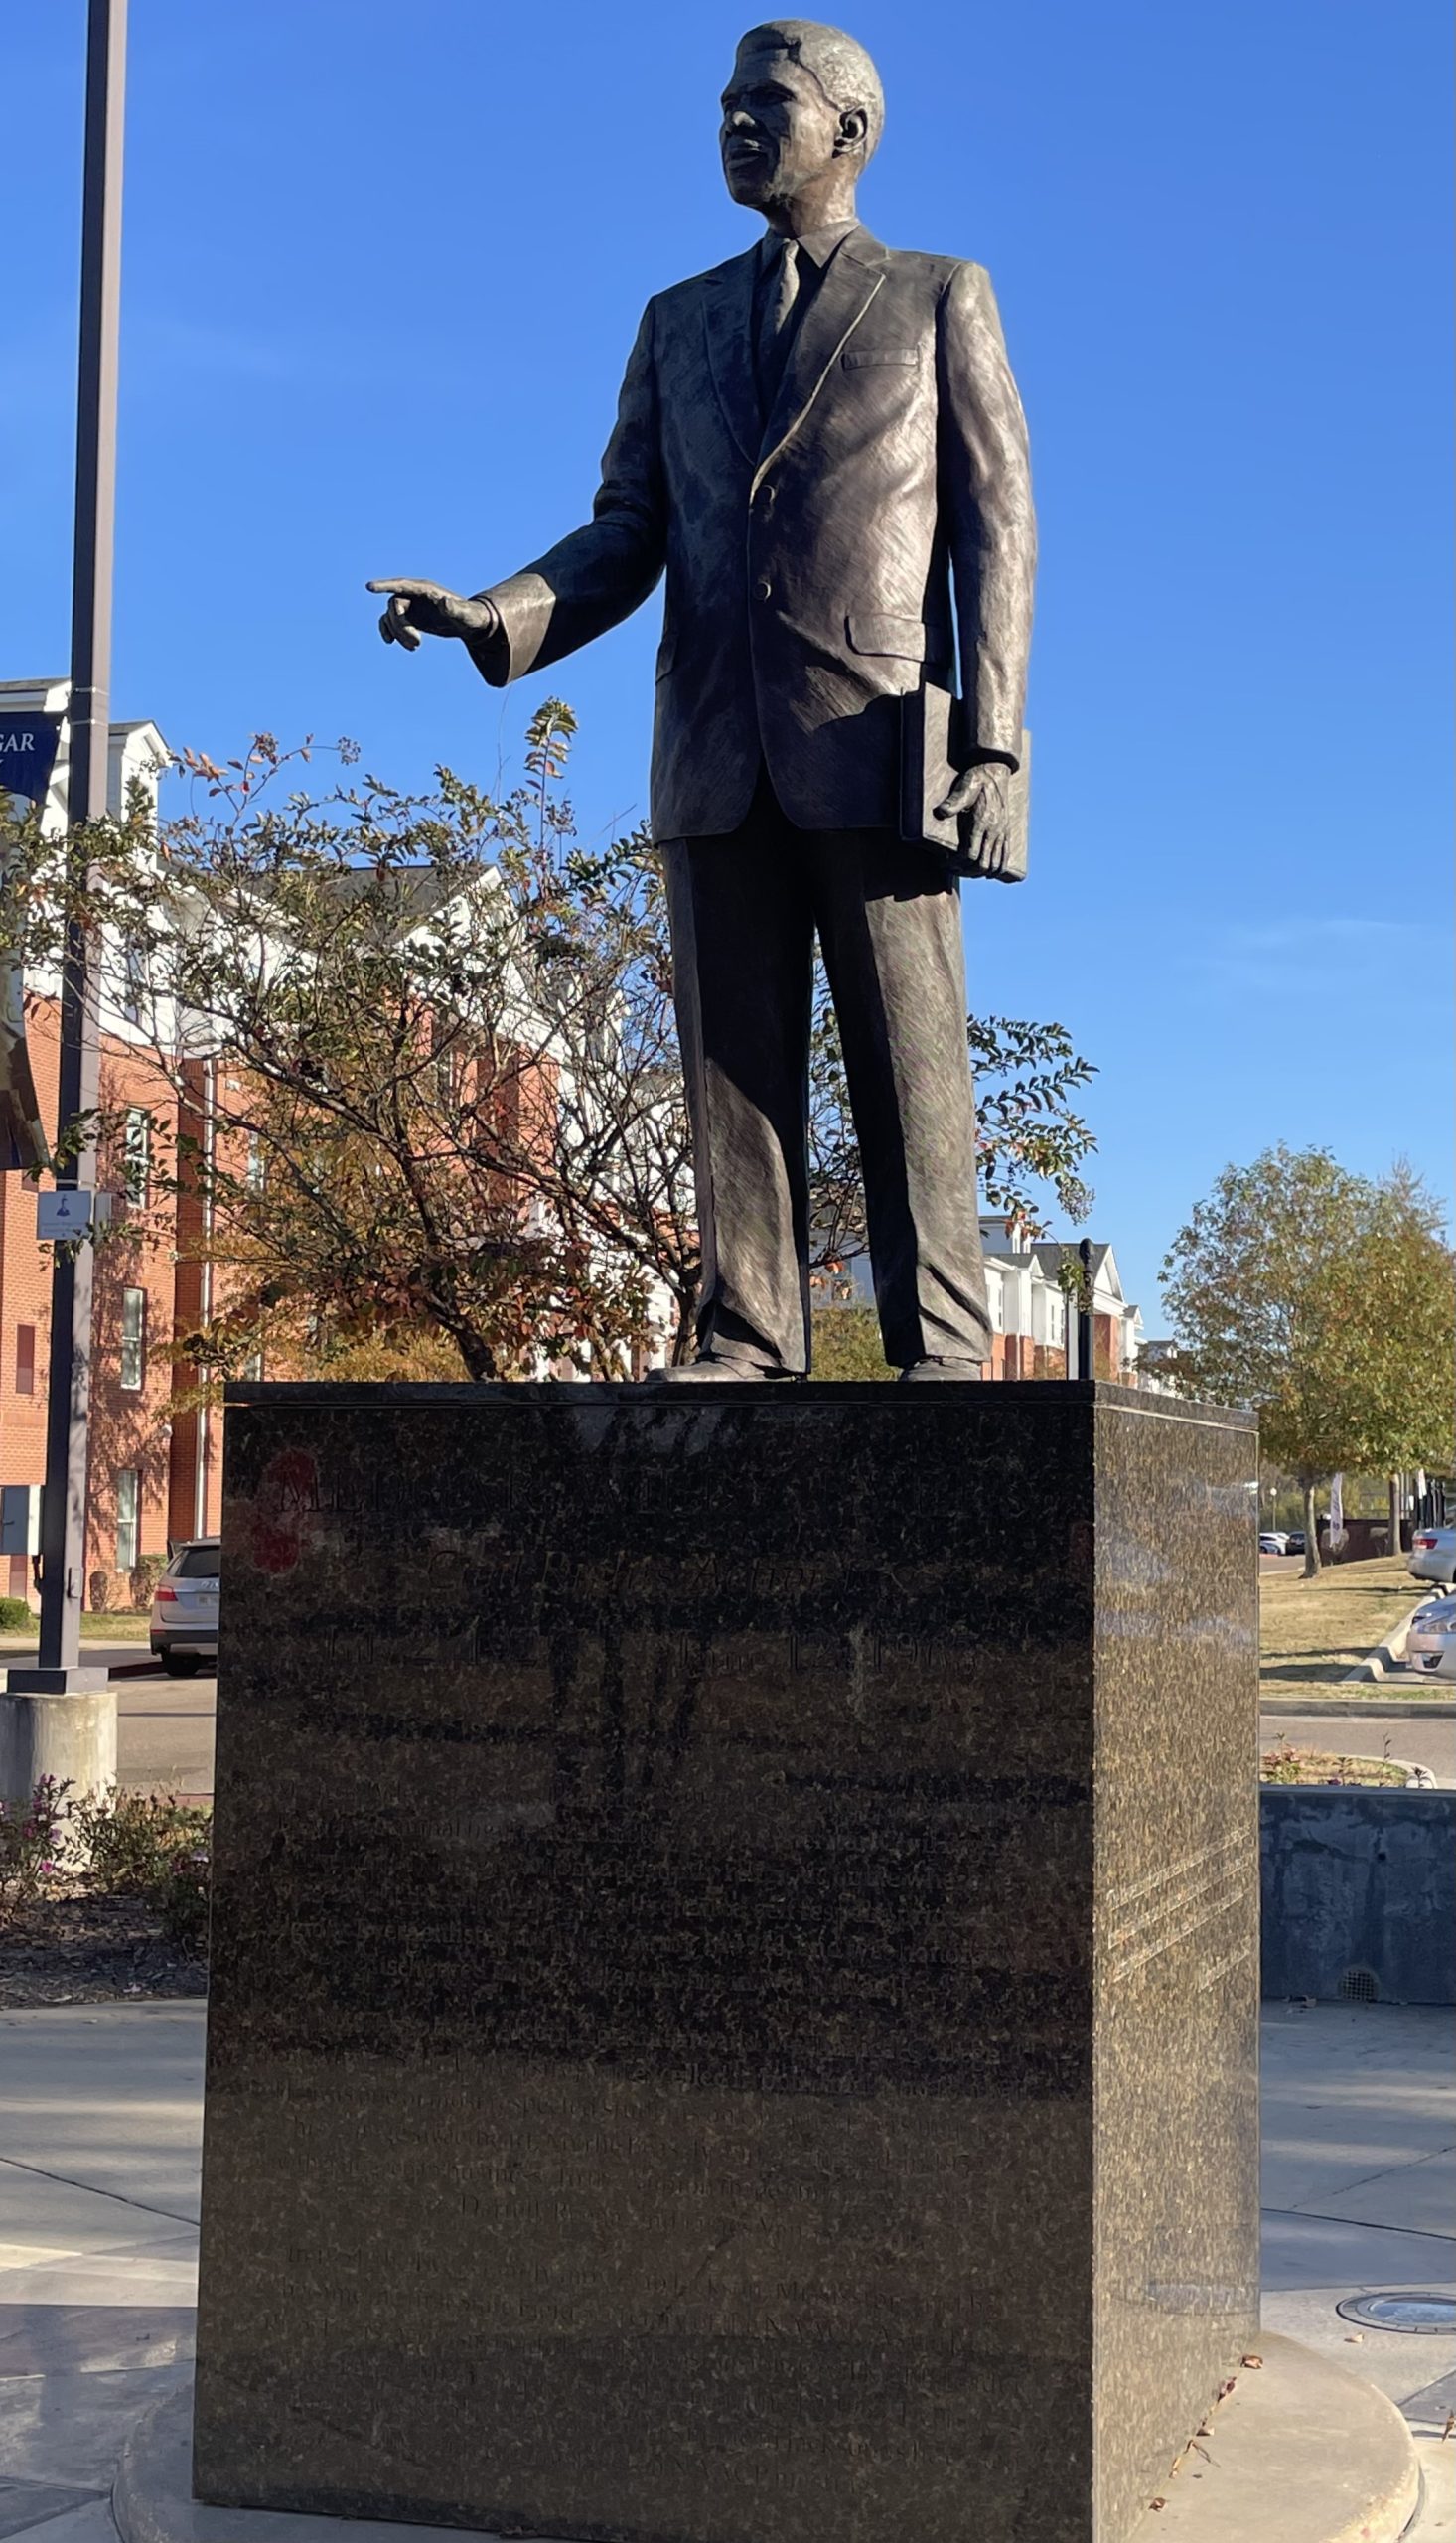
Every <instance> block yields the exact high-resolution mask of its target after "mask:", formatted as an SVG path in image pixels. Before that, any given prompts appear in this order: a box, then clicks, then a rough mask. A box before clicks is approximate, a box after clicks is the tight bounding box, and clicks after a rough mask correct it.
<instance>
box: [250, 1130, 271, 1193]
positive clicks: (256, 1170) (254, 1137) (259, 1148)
mask: <svg viewBox="0 0 1456 2543" xmlns="http://www.w3.org/2000/svg"><path fill="white" fill-rule="evenodd" d="M267 1173H268V1168H267V1159H266V1158H265V1157H264V1155H263V1142H262V1140H261V1139H260V1138H259V1136H258V1134H257V1132H256V1130H249V1132H248V1134H247V1188H248V1190H249V1192H261V1190H262V1188H263V1185H264V1183H265V1182H266V1181H267Z"/></svg>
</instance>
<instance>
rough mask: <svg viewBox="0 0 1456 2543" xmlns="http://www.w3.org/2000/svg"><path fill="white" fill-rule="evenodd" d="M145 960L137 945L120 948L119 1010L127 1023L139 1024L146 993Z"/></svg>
mask: <svg viewBox="0 0 1456 2543" xmlns="http://www.w3.org/2000/svg"><path fill="white" fill-rule="evenodd" d="M146 985H147V961H146V956H145V954H144V953H143V951H142V949H141V947H140V946H139V945H123V947H122V949H121V1012H122V1015H123V1016H124V1017H125V1019H126V1022H127V1023H128V1024H136V1025H140V1023H141V1020H142V999H143V997H144V996H145V994H146Z"/></svg>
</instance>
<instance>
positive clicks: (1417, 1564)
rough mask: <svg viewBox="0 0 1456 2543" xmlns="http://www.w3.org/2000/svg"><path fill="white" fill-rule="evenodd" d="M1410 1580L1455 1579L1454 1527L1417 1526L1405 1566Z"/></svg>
mask: <svg viewBox="0 0 1456 2543" xmlns="http://www.w3.org/2000/svg"><path fill="white" fill-rule="evenodd" d="M1405 1569H1406V1571H1408V1572H1409V1574H1410V1576H1411V1579H1412V1580H1444V1581H1445V1582H1446V1583H1447V1585H1448V1586H1449V1585H1450V1583H1451V1581H1452V1580H1456V1528H1417V1529H1416V1531H1415V1533H1414V1535H1413V1536H1412V1538H1411V1540H1410V1556H1409V1560H1408V1561H1407V1563H1406V1566H1405Z"/></svg>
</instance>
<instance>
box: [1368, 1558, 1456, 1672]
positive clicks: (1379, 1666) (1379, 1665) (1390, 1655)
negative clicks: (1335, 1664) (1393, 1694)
mask: <svg viewBox="0 0 1456 2543" xmlns="http://www.w3.org/2000/svg"><path fill="white" fill-rule="evenodd" d="M1438 1585H1439V1584H1438V1583H1437V1582H1435V1581H1432V1582H1431V1585H1430V1588H1429V1589H1428V1590H1427V1591H1426V1594H1425V1596H1424V1597H1423V1598H1417V1599H1416V1602H1415V1604H1414V1606H1413V1607H1412V1608H1411V1610H1410V1613H1409V1615H1408V1616H1402V1617H1401V1619H1400V1622H1399V1623H1398V1625H1396V1627H1395V1629H1394V1631H1393V1633H1390V1634H1388V1635H1387V1636H1386V1638H1385V1640H1384V1641H1383V1642H1378V1643H1377V1644H1376V1647H1375V1649H1374V1651H1368V1652H1367V1653H1366V1655H1365V1658H1364V1659H1363V1660H1362V1661H1361V1662H1360V1664H1359V1666H1358V1668H1355V1669H1347V1670H1346V1672H1345V1676H1344V1679H1343V1681H1342V1684H1343V1685H1345V1686H1347V1687H1354V1686H1360V1685H1365V1686H1370V1685H1372V1684H1375V1685H1377V1686H1378V1685H1379V1684H1380V1682H1381V1680H1382V1679H1383V1678H1385V1677H1387V1676H1388V1675H1389V1673H1390V1671H1391V1670H1392V1669H1397V1668H1398V1667H1399V1666H1400V1656H1401V1653H1402V1652H1403V1651H1404V1649H1405V1644H1406V1640H1407V1637H1408V1635H1409V1632H1410V1628H1411V1626H1412V1625H1413V1624H1414V1622H1415V1619H1416V1617H1417V1616H1418V1615H1419V1613H1420V1611H1421V1608H1422V1607H1428V1606H1429V1605H1430V1602H1431V1598H1432V1596H1433V1594H1434V1592H1435V1590H1436V1588H1437V1586H1438ZM1452 1613H1453V1614H1456V1599H1453V1601H1452Z"/></svg>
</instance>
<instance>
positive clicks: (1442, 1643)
mask: <svg viewBox="0 0 1456 2543" xmlns="http://www.w3.org/2000/svg"><path fill="white" fill-rule="evenodd" d="M1453 1648H1456V1597H1452V1596H1451V1595H1450V1594H1449V1593H1448V1594H1447V1595H1446V1596H1445V1597H1444V1598H1427V1600H1426V1602H1425V1604H1424V1606H1422V1607H1417V1608H1416V1611H1415V1613H1414V1615H1413V1616H1412V1617H1411V1619H1410V1629H1409V1631H1408V1633H1407V1634H1406V1637H1405V1653H1404V1658H1405V1666H1406V1668H1407V1669H1421V1670H1427V1671H1429V1672H1431V1673H1432V1674H1433V1675H1434V1674H1437V1664H1438V1663H1439V1661H1440V1660H1441V1658H1442V1656H1443V1654H1444V1653H1445V1652H1446V1651H1447V1650H1449V1649H1453Z"/></svg>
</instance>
